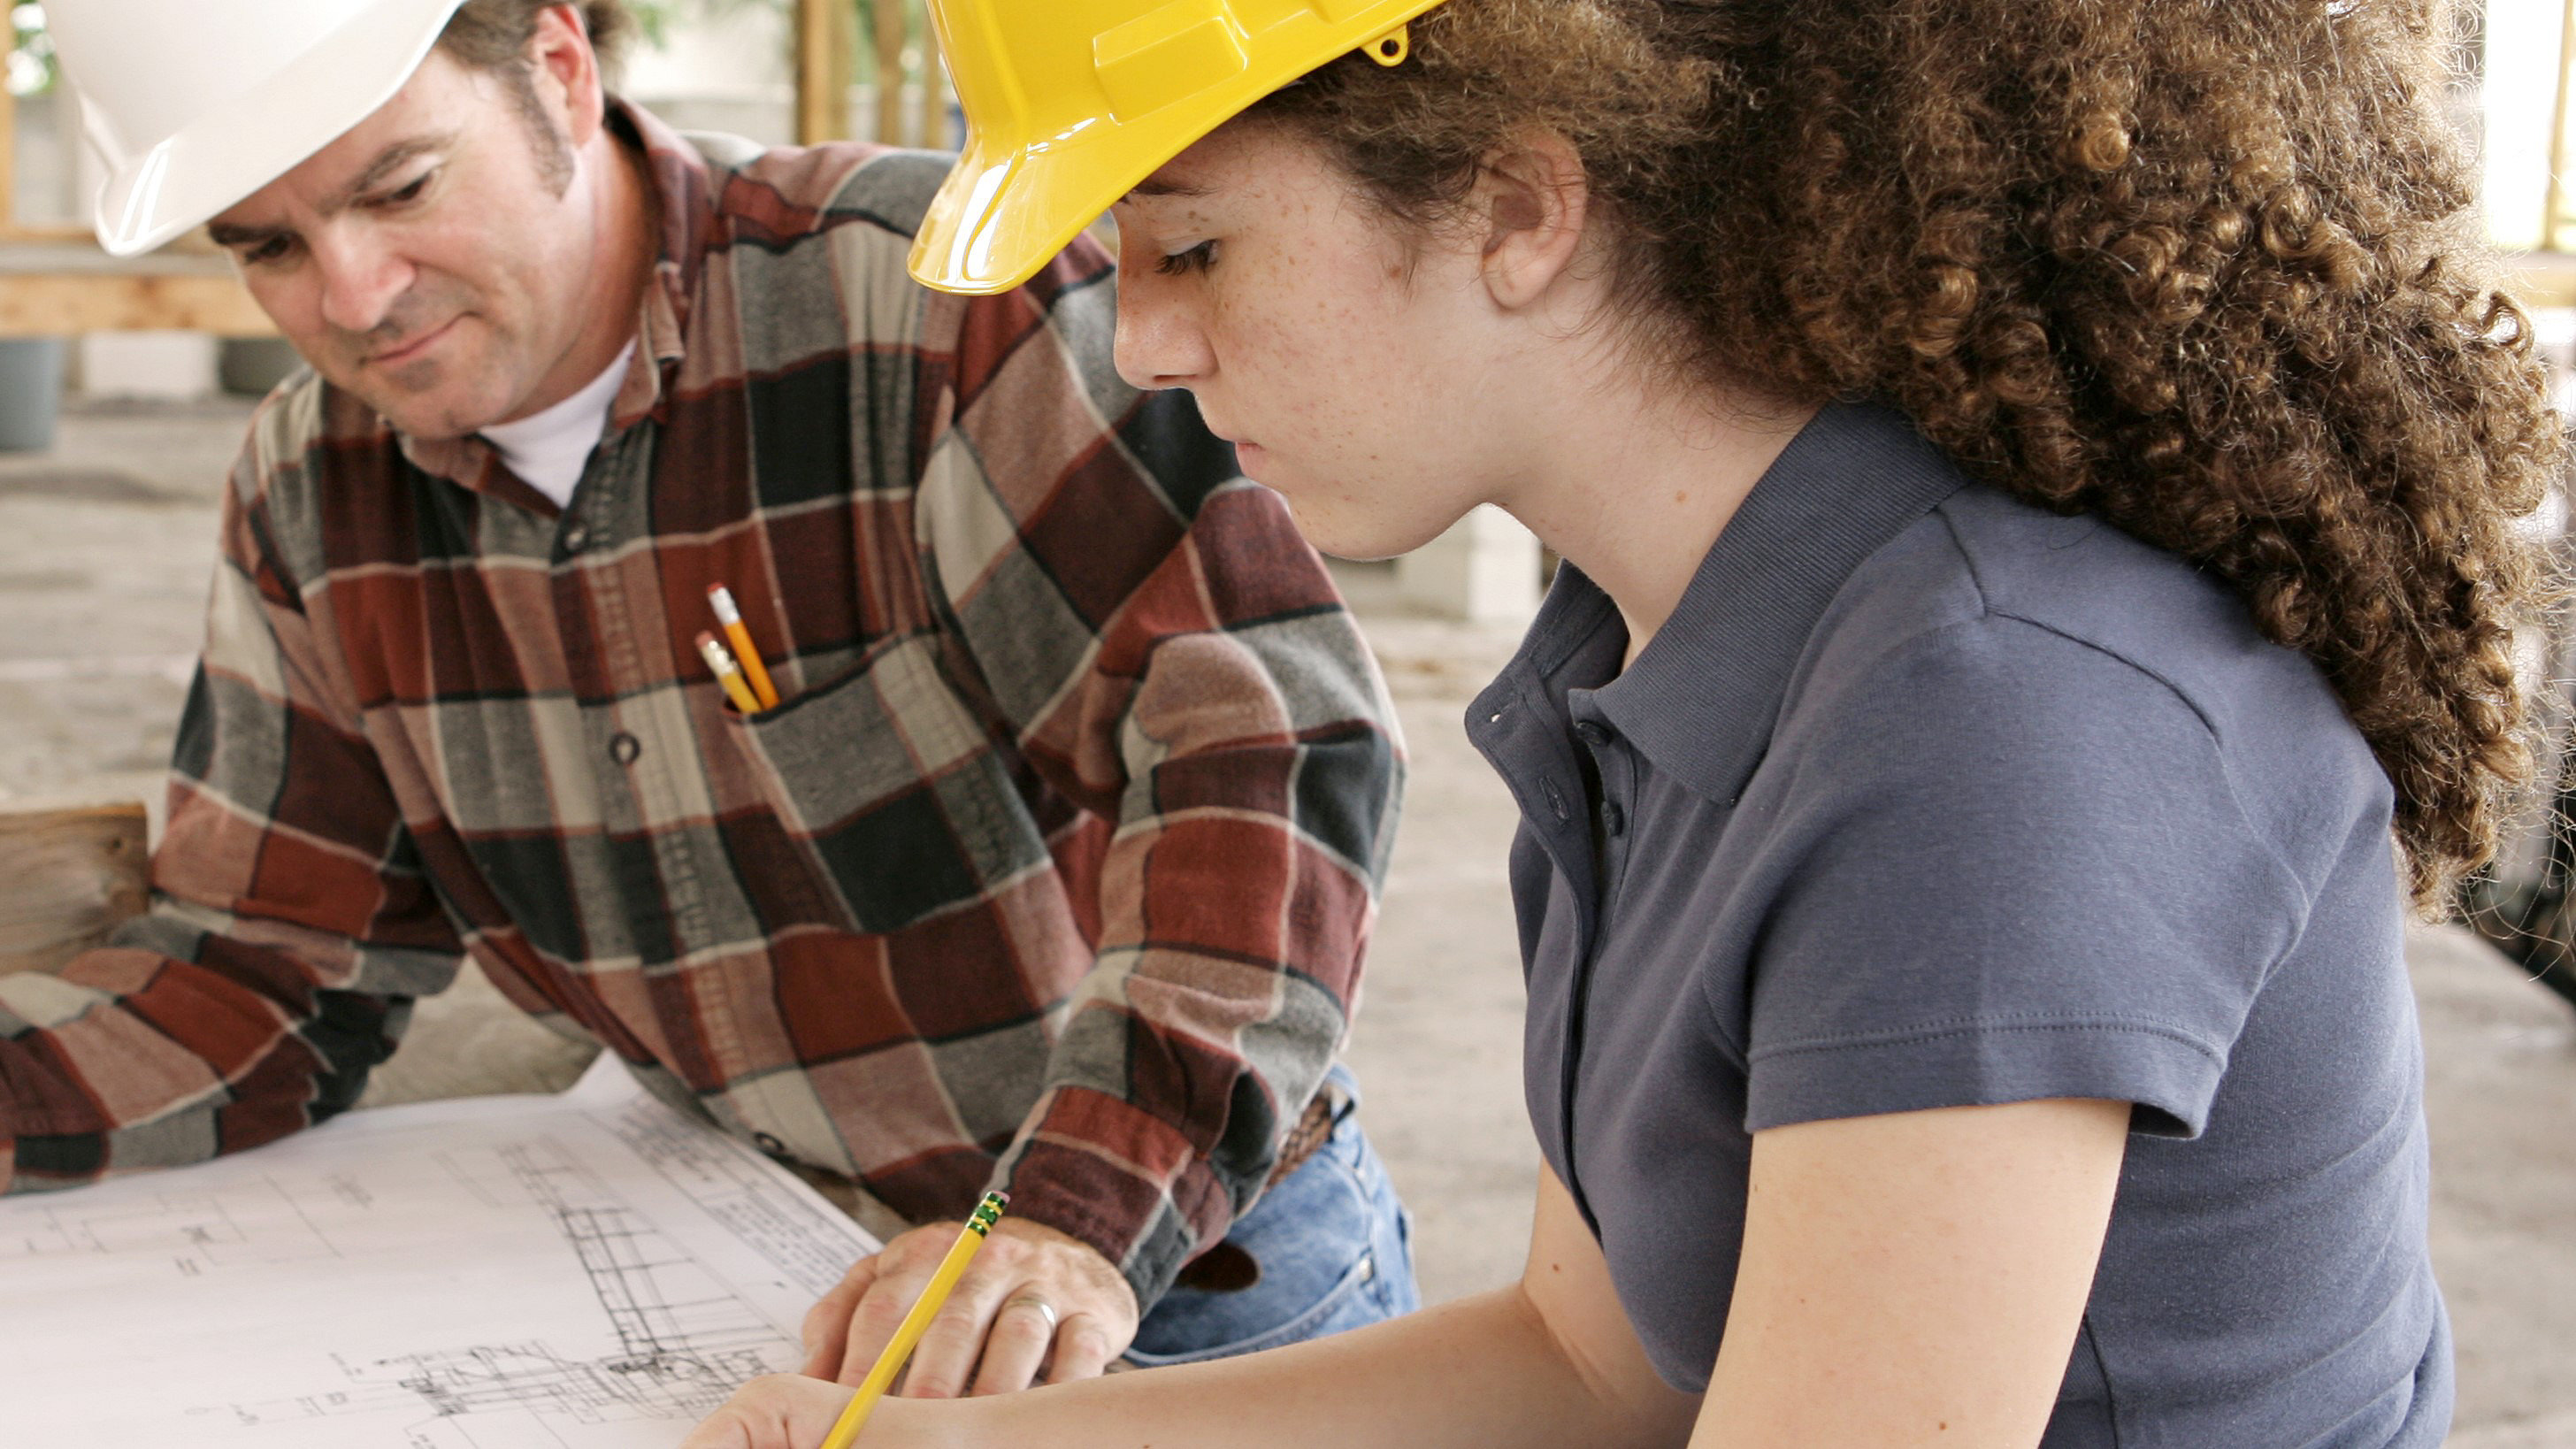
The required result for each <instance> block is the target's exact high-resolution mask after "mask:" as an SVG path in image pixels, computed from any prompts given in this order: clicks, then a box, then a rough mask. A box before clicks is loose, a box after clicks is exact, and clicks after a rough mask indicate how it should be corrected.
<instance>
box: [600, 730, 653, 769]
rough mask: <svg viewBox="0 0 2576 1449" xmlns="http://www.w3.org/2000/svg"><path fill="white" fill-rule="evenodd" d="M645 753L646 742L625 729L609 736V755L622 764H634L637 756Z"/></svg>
mask: <svg viewBox="0 0 2576 1449" xmlns="http://www.w3.org/2000/svg"><path fill="white" fill-rule="evenodd" d="M643 753H644V742H643V741H642V740H639V739H637V738H635V737H634V736H633V735H630V734H628V733H627V732H626V731H624V730H619V731H618V732H617V733H615V734H613V735H610V736H609V737H608V757H609V758H610V759H612V760H615V761H616V762H617V763H619V764H621V765H631V764H634V763H635V759H636V757H637V756H639V755H641V754H643Z"/></svg>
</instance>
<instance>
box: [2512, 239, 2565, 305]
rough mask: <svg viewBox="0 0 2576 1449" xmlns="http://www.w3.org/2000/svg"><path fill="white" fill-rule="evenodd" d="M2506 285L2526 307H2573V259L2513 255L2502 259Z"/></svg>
mask: <svg viewBox="0 0 2576 1449" xmlns="http://www.w3.org/2000/svg"><path fill="white" fill-rule="evenodd" d="M2505 262H2506V265H2507V266H2508V267H2509V268H2510V270H2509V272H2508V273H2507V276H2506V285H2507V286H2508V287H2510V288H2511V289H2512V290H2513V296H2514V300H2515V301H2517V302H2520V303H2521V304H2522V305H2524V306H2526V307H2576V256H2570V255H2568V254H2567V253H2565V252H2516V253H2513V254H2511V255H2509V256H2507V257H2506V258H2505Z"/></svg>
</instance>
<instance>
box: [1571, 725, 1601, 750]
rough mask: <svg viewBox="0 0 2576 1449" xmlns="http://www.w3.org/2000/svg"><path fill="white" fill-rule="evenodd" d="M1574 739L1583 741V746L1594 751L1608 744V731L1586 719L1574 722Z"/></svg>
mask: <svg viewBox="0 0 2576 1449" xmlns="http://www.w3.org/2000/svg"><path fill="white" fill-rule="evenodd" d="M1574 737H1575V738H1576V739H1578V740H1581V741H1583V742H1584V743H1585V744H1587V745H1590V746H1592V747H1593V748H1594V749H1599V748H1600V747H1601V746H1603V745H1606V744H1608V743H1610V731H1609V730H1607V729H1605V728H1603V727H1602V726H1600V725H1597V724H1594V723H1593V722H1592V721H1590V720H1588V719H1587V720H1580V721H1577V722H1576V724H1575V726H1574Z"/></svg>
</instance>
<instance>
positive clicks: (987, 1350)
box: [973, 1288, 1055, 1394]
mask: <svg viewBox="0 0 2576 1449" xmlns="http://www.w3.org/2000/svg"><path fill="white" fill-rule="evenodd" d="M1054 1345H1055V1312H1054V1310H1053V1309H1051V1308H1050V1307H1049V1306H1048V1304H1047V1301H1046V1300H1045V1299H1044V1298H1042V1297H1039V1296H1038V1294H1037V1293H1036V1292H1034V1291H1033V1290H1030V1289H1026V1288H1023V1289H1021V1290H1020V1291H1019V1292H1017V1293H1014V1294H1012V1295H1011V1296H1010V1297H1009V1298H1008V1299H1006V1300H1005V1301H1004V1302H1003V1304H1002V1308H1001V1311H1000V1312H998V1313H996V1314H994V1315H993V1327H992V1331H990V1332H989V1333H986V1334H985V1335H984V1366H983V1367H982V1368H980V1369H978V1370H976V1372H975V1387H974V1389H973V1392H975V1393H978V1394H1012V1393H1017V1392H1019V1391H1020V1390H1022V1389H1025V1388H1027V1387H1028V1386H1029V1385H1030V1384H1032V1383H1034V1382H1036V1381H1037V1376H1038V1365H1040V1364H1042V1363H1044V1362H1046V1356H1047V1350H1048V1349H1049V1348H1051V1347H1053V1346H1054Z"/></svg>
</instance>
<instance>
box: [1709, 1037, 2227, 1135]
mask: <svg viewBox="0 0 2576 1449" xmlns="http://www.w3.org/2000/svg"><path fill="white" fill-rule="evenodd" d="M1750 1066H1751V1081H1750V1083H1749V1084H1748V1088H1747V1094H1746V1101H1745V1128H1746V1130H1748V1131H1752V1132H1760V1131H1762V1130H1764V1129H1765V1128H1770V1127H1785V1126H1788V1125H1790V1124H1792V1123H1797V1122H1816V1121H1824V1120H1827V1119H1830V1118H1838V1117H1872V1116H1878V1115H1880V1114H1883V1113H1888V1112H1919V1111H1927V1110H1930V1109H1932V1108H1936V1107H1976V1106H1994V1105H1998V1104H2001V1103H2005V1102H2035V1101H2041V1100H2045V1099H2048V1098H2055V1097H2088V1098H2098V1099H2100V1100H2104V1101H2113V1102H2128V1103H2131V1104H2133V1105H2135V1106H2137V1107H2139V1108H2142V1109H2144V1110H2142V1111H2141V1112H2139V1113H2138V1114H2137V1115H2136V1117H2135V1119H2134V1124H2133V1126H2132V1128H2131V1130H2133V1131H2138V1132H2144V1133H2147V1134H2149V1135H2151V1136H2159V1137H2178V1138H2192V1137H2197V1136H2199V1135H2200V1133H2201V1129H2202V1128H2203V1127H2205V1126H2207V1125H2208V1121H2209V1105H2210V1102H2211V1100H2212V1099H2213V1098H2215V1097H2216V1096H2217V1094H2218V1079H2219V1076H2220V1074H2221V1073H2222V1072H2223V1071H2224V1070H2225V1069H2226V1066H2227V1057H2226V1054H2225V1053H2224V1052H2222V1051H2219V1050H2216V1049H2214V1048H2212V1047H2211V1046H2209V1045H2208V1044H2207V1043H2205V1042H2203V1041H2201V1040H2199V1039H2198V1038H2197V1037H2194V1036H2192V1035H2191V1034H2189V1033H2187V1032H2183V1031H2180V1030H2177V1029H2175V1028H2173V1027H2169V1026H2165V1025H2162V1024H2161V1023H2154V1022H2142V1021H2137V1020H2133V1019H2124V1018H2118V1017H2109V1018H2105V1017H2056V1018H2039V1019H2011V1018H2006V1019H2000V1020H1989V1021H1979V1022H1970V1023H1964V1024H1960V1025H1956V1026H1944V1027H1939V1028H1929V1029H1925V1030H1920V1031H1891V1032H1874V1033H1867V1034H1862V1035H1857V1036H1853V1037H1844V1038H1829V1039H1825V1040H1820V1041H1803V1042H1793V1043H1787V1044H1784V1045H1779V1046H1772V1047H1764V1048H1757V1049H1755V1050H1754V1052H1753V1053H1752V1057H1751V1063H1750Z"/></svg>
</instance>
